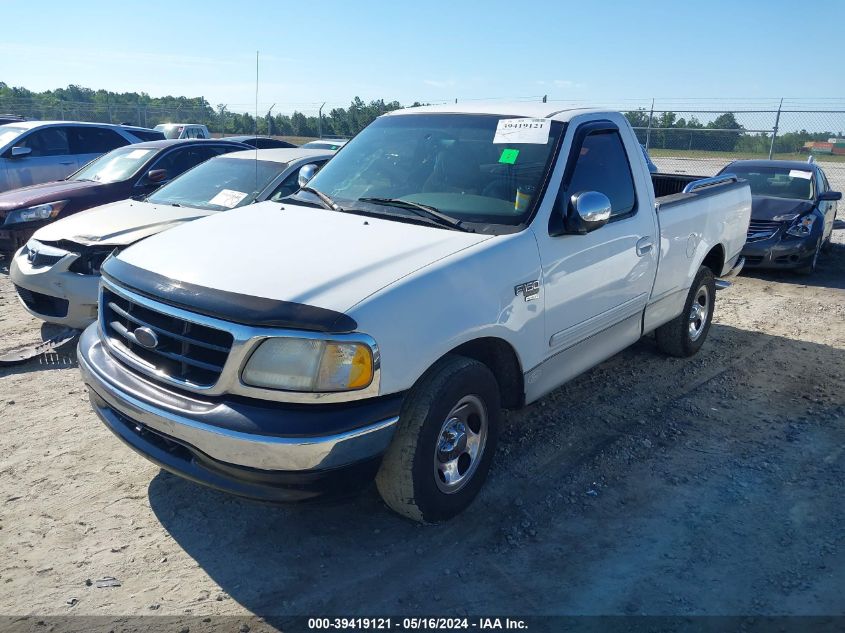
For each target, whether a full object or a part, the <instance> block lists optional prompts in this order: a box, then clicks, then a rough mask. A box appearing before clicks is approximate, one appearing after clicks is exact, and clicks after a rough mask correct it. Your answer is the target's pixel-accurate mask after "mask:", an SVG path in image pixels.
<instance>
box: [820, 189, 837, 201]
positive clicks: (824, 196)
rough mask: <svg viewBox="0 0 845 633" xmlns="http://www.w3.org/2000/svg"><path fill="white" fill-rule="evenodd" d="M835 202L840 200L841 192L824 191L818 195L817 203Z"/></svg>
mask: <svg viewBox="0 0 845 633" xmlns="http://www.w3.org/2000/svg"><path fill="white" fill-rule="evenodd" d="M837 200H842V192H841V191H825V192H824V193H821V194H819V202H822V201H829V202H835V201H837Z"/></svg>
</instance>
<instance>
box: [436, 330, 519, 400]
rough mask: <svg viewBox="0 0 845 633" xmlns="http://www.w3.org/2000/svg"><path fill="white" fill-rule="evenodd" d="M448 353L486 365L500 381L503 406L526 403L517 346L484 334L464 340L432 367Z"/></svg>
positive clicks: (497, 380)
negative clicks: (515, 347)
mask: <svg viewBox="0 0 845 633" xmlns="http://www.w3.org/2000/svg"><path fill="white" fill-rule="evenodd" d="M446 356H464V357H466V358H472V359H473V360H477V361H478V362H480V363H482V364H484V365H486V366H487V368H488V369H489V370H490V371H491V372H493V376H495V378H496V382H498V383H499V391H500V393H501V397H502V406H503V407H505V408H506V409H518V408H520V407H521V406H523V404H524V403H525V383H524V375H523V370H522V363H521V362H520V359H519V356H518V354H517V353H516V349H514V347H513V345H511V344H510V343H509V342H508V341H506V340H505V339H503V338H499V337H497V336H483V337H480V338H475V339H472V340H469V341H466V342H464V343H461V344H460V345H458V346H457V347H454V348H452V349H451V350H449V351H448V352H447V353H445V354H444V355H443V356H441V357H440V358H438V359H437V360H436V361H435V362H434V363H432V365H431V366H430V367H429V370H430V369H431V368H432V367H434V366H435V365H437V363H439V362H440V360H442V359H443V358H445V357H446ZM429 370H426V373H427V372H428V371H429Z"/></svg>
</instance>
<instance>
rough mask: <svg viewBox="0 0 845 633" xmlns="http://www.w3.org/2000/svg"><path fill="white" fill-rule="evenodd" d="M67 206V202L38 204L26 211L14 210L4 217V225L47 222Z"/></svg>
mask: <svg viewBox="0 0 845 633" xmlns="http://www.w3.org/2000/svg"><path fill="white" fill-rule="evenodd" d="M66 204H67V200H60V201H59V202H50V203H47V204H38V205H35V206H34V207H27V208H26V209H16V210H14V211H12V212H10V213H9V214H8V215H7V216H6V222H5V224H18V223H19V222H35V221H36V220H49V219H50V218H55V217H56V216H57V215H59V211H61V210H62V208H63V207H64V206H65V205H66Z"/></svg>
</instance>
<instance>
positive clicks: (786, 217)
mask: <svg viewBox="0 0 845 633" xmlns="http://www.w3.org/2000/svg"><path fill="white" fill-rule="evenodd" d="M797 217H798V214H797V213H787V214H785V215H776V216H775V217H773V218H772V221H773V222H792V221H793V220H794V219H795V218H797Z"/></svg>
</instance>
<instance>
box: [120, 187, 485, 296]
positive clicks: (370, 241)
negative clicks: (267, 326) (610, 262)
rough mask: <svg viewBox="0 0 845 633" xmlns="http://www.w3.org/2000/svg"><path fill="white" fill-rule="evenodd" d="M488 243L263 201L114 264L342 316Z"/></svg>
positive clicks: (165, 237) (182, 230) (128, 253)
mask: <svg viewBox="0 0 845 633" xmlns="http://www.w3.org/2000/svg"><path fill="white" fill-rule="evenodd" d="M487 239H490V236H488V235H480V234H473V233H462V232H458V231H450V230H446V229H440V228H435V227H427V226H420V225H417V224H409V223H407V222H398V221H392V220H383V219H380V218H372V217H363V216H360V215H353V214H348V213H343V212H338V211H326V210H323V209H314V208H310V207H301V206H296V205H290V204H285V205H284V206H282V205H280V204H279V203H277V202H263V203H260V204H254V205H250V206H247V207H243V208H241V209H235V210H233V211H228V212H225V213H219V214H216V215H213V216H210V217H208V218H205V219H202V220H200V221H198V222H192V223H191V224H189V225H185V226H182V227H178V228H176V229H173V230H171V231H167V232H166V233H162V234H161V235H158V236H156V237H154V238H151V239H149V240H144V241H143V242H141V243H139V244H137V245H135V246H133V247H131V248H129V249H127V250H125V251H123V252H122V253H121V254H120V255H119V256H118V257H119V259H121V260H123V261H125V262H126V263H128V264H130V265H132V266H135V267H137V268H141V269H145V270H148V271H150V272H152V273H155V274H156V275H160V276H162V277H164V278H168V279H171V280H174V281H178V282H184V283H186V284H191V285H193V286H199V287H203V288H210V289H213V290H220V291H223V292H230V293H238V294H240V295H248V296H250V297H258V298H263V299H271V300H276V301H287V302H295V303H298V304H305V305H311V306H315V307H319V308H325V309H328V310H334V311H338V312H344V311H347V310H349V309H350V308H351V307H352V306H354V305H355V304H357V303H358V302H360V301H361V300H363V299H365V298H366V297H368V296H370V295H371V294H373V293H375V292H378V291H379V290H381V289H382V288H384V287H385V286H387V285H389V284H391V283H393V282H394V281H396V280H397V279H400V278H402V277H404V276H406V275H409V274H411V273H413V272H414V271H416V270H419V269H420V268H423V267H425V266H427V265H429V264H431V263H433V262H436V261H437V260H439V259H442V258H444V257H447V256H449V255H451V254H453V253H456V252H458V251H460V250H463V249H465V248H468V247H471V246H473V245H475V244H479V243H481V242H483V241H485V240H487ZM118 281H119V280H118Z"/></svg>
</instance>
